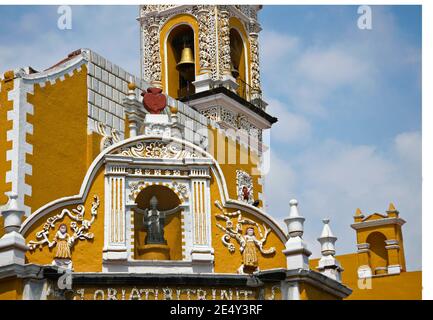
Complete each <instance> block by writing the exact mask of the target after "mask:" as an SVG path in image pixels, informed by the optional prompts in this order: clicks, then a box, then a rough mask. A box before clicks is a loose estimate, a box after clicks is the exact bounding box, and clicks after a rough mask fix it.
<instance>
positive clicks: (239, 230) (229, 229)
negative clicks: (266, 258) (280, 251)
mask: <svg viewBox="0 0 433 320" xmlns="http://www.w3.org/2000/svg"><path fill="white" fill-rule="evenodd" d="M215 205H216V206H217V208H218V209H219V210H220V211H221V214H216V215H215V216H216V217H217V219H222V220H225V222H226V224H225V226H222V225H220V224H218V223H217V227H218V228H219V229H221V230H222V231H224V233H225V234H224V235H223V236H222V238H221V241H222V243H223V244H224V245H225V246H226V247H227V248H228V249H229V251H230V252H235V246H234V244H233V243H231V242H230V240H231V239H232V238H233V239H235V240H236V241H237V242H238V243H239V251H240V253H241V254H242V265H241V266H240V267H239V269H238V273H241V274H242V273H245V272H247V273H252V272H254V271H258V270H259V261H258V252H257V249H259V251H260V252H261V253H262V254H264V255H268V254H272V253H274V252H275V248H274V247H271V248H269V249H264V248H263V245H264V244H265V242H266V239H267V237H268V235H269V233H270V232H271V230H270V229H268V228H267V227H266V225H264V224H263V225H262V226H260V225H259V224H258V223H257V222H255V221H253V220H251V219H248V218H244V217H242V214H241V212H240V211H239V210H238V211H235V212H227V211H226V210H225V209H224V208H223V207H222V205H221V203H220V202H219V201H218V200H217V201H215ZM233 218H237V219H236V224H234V222H233V221H232V219H233ZM244 225H248V226H249V227H247V228H246V231H245V233H244V232H243V226H244ZM254 227H255V228H256V229H257V231H258V233H259V236H260V239H258V238H257V237H256V235H255V231H254V230H255V229H254Z"/></svg>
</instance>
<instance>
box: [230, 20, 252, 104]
mask: <svg viewBox="0 0 433 320" xmlns="http://www.w3.org/2000/svg"><path fill="white" fill-rule="evenodd" d="M229 26H230V57H231V61H232V63H234V66H236V67H238V71H239V77H237V78H236V82H237V83H238V84H239V88H238V95H239V96H241V97H243V98H244V99H247V100H248V99H249V86H250V82H251V80H250V68H251V59H250V43H249V38H248V34H247V32H246V31H245V26H244V24H243V23H242V22H241V21H240V20H239V19H238V18H235V17H231V18H230V20H229ZM236 64H237V65H236Z"/></svg>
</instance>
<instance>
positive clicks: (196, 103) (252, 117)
mask: <svg viewBox="0 0 433 320" xmlns="http://www.w3.org/2000/svg"><path fill="white" fill-rule="evenodd" d="M261 8H262V6H260V5H142V6H140V16H139V18H138V20H139V22H140V28H141V29H140V30H141V59H142V68H141V73H142V78H143V79H144V80H146V81H148V82H149V83H150V84H151V85H152V86H154V87H159V88H161V89H163V92H164V93H166V94H167V95H169V96H171V97H173V98H175V99H177V100H180V101H182V102H184V103H187V104H188V105H189V106H191V107H193V108H195V109H196V110H197V111H199V112H200V113H202V114H203V115H205V116H207V117H208V118H210V119H212V120H214V121H216V122H217V123H219V124H220V126H221V127H222V128H224V129H234V130H235V131H238V130H243V131H244V132H246V133H247V135H248V136H250V137H253V138H256V139H257V140H259V141H261V137H262V130H263V129H267V128H270V127H271V125H272V124H273V123H274V122H276V121H277V119H276V118H274V117H272V116H270V115H269V114H267V113H266V111H265V110H266V105H267V104H266V103H265V102H264V101H263V99H262V90H261V84H260V68H259V65H260V63H259V41H258V39H259V32H260V30H261V27H260V24H259V22H258V17H257V16H258V12H259V10H260V9H261Z"/></svg>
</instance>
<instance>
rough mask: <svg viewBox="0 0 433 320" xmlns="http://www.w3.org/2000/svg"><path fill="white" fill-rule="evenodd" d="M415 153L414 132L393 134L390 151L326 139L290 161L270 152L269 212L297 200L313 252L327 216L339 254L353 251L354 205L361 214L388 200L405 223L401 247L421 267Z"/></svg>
mask: <svg viewBox="0 0 433 320" xmlns="http://www.w3.org/2000/svg"><path fill="white" fill-rule="evenodd" d="M408 154H410V155H411V158H410V160H411V162H410V163H408V161H407V155H408ZM420 154H421V144H420V134H419V132H405V133H401V134H399V135H397V136H396V137H395V140H394V144H392V145H391V146H390V147H389V150H378V149H377V148H376V147H374V146H371V145H350V144H345V143H341V142H337V141H332V140H329V141H325V142H324V143H323V144H322V145H321V146H320V147H317V148H310V149H309V150H305V151H303V152H301V153H299V154H296V155H294V156H291V157H290V159H289V160H283V159H280V158H279V156H278V154H273V156H274V157H275V159H274V160H273V161H272V160H271V162H272V166H271V172H270V175H269V176H267V177H266V179H267V180H266V181H267V182H268V188H267V197H268V198H269V201H268V206H269V212H270V213H271V214H272V215H273V216H274V217H276V218H277V219H278V220H279V221H282V220H283V219H284V217H286V216H287V213H288V209H287V208H288V201H289V200H290V198H297V199H298V200H299V207H300V211H301V213H302V215H303V216H304V217H305V218H306V219H307V220H306V223H305V237H306V239H311V241H312V243H310V248H311V249H312V250H313V252H314V253H315V255H316V256H317V254H318V252H319V251H318V244H317V243H316V242H317V241H316V240H315V239H316V238H317V237H318V236H319V234H320V232H321V229H322V223H321V220H322V219H323V218H325V217H330V218H331V224H332V229H333V231H334V233H335V234H336V236H337V237H338V238H339V241H338V250H339V251H338V253H339V254H341V253H349V252H355V250H356V247H355V244H356V239H355V231H354V230H352V229H351V228H350V224H351V223H353V214H354V213H355V210H356V208H358V207H360V208H361V209H362V210H363V212H364V213H366V214H371V213H374V212H382V213H384V212H385V211H386V210H387V207H388V204H389V203H390V202H393V203H394V204H395V205H396V207H397V209H398V210H399V211H400V214H401V217H402V218H404V219H405V220H406V221H408V223H407V225H405V226H404V227H403V232H404V236H405V238H406V239H410V240H409V241H407V242H406V246H405V250H406V256H407V261H408V264H409V267H411V268H412V269H413V268H420V267H421V248H420V243H421V234H420V230H421V176H420V168H421V157H420ZM408 243H409V244H408Z"/></svg>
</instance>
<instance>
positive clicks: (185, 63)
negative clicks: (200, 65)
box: [176, 47, 194, 70]
mask: <svg viewBox="0 0 433 320" xmlns="http://www.w3.org/2000/svg"><path fill="white" fill-rule="evenodd" d="M193 65H194V56H193V54H192V49H191V48H189V47H185V48H183V49H182V53H181V55H180V61H179V63H178V64H177V65H176V68H177V70H181V69H182V70H185V69H187V68H190V67H191V66H193Z"/></svg>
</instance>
